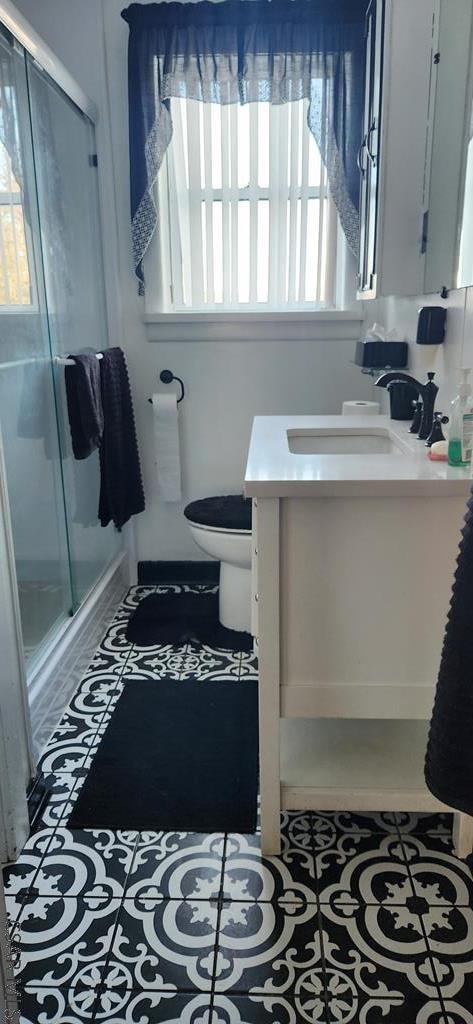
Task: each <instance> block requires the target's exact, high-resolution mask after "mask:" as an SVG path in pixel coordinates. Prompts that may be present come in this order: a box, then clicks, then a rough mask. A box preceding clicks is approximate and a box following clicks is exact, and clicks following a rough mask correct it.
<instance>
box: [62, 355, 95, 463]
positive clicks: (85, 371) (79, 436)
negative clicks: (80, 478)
mask: <svg viewBox="0 0 473 1024" xmlns="http://www.w3.org/2000/svg"><path fill="white" fill-rule="evenodd" d="M69 358H70V359H73V360H74V363H75V366H66V371H65V377H66V395H67V411H68V414H69V426H70V428H71V438H72V451H73V452H74V458H76V459H86V458H87V457H88V456H89V455H90V454H91V452H93V451H95V449H96V448H98V447H99V446H100V442H101V440H102V434H103V411H102V396H101V388H100V360H98V359H97V356H96V355H95V352H78V353H77V355H73V356H70V357H69Z"/></svg>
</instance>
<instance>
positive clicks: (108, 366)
mask: <svg viewBox="0 0 473 1024" xmlns="http://www.w3.org/2000/svg"><path fill="white" fill-rule="evenodd" d="M100 378H101V388H102V406H103V413H104V429H103V437H102V444H101V446H100V501H99V519H100V522H101V524H102V526H107V524H108V523H109V522H110V521H111V520H113V522H114V523H115V526H116V527H117V529H118V530H121V528H122V526H123V525H124V523H126V522H127V521H128V519H129V518H130V516H134V515H137V513H138V512H143V510H144V507H145V499H144V494H143V485H142V482H141V470H140V460H139V456H138V445H137V441H136V433H135V419H134V415H133V404H132V400H131V391H130V382H129V380H128V370H127V365H126V359H125V355H124V353H123V352H122V350H121V348H109V349H106V350H105V351H104V353H103V359H102V360H101V363H100Z"/></svg>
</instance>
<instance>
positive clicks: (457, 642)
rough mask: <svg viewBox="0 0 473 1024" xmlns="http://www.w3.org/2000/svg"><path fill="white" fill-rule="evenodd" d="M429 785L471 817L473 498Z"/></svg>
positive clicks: (430, 752) (435, 718) (435, 719)
mask: <svg viewBox="0 0 473 1024" xmlns="http://www.w3.org/2000/svg"><path fill="white" fill-rule="evenodd" d="M425 779H426V782H427V785H428V787H429V789H430V791H431V793H433V794H434V796H436V797H437V798H438V799H439V800H442V801H443V802H444V803H446V804H449V805H450V806H451V807H456V808H458V810H459V811H464V812H465V813H466V814H473V495H472V496H471V497H470V499H469V501H468V506H467V514H466V518H465V525H464V528H463V531H462V540H461V543H460V551H459V555H458V559H457V570H456V573H455V581H454V584H453V590H452V599H451V602H450V611H449V614H448V618H447V626H446V630H445V638H444V642H443V651H442V659H441V663H440V671H439V677H438V681H437V692H436V695H435V704H434V710H433V712H432V721H431V723H430V732H429V741H428V746H427V754H426V762H425Z"/></svg>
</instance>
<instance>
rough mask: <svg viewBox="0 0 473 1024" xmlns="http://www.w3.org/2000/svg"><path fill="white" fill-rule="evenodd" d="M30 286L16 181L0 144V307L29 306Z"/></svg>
mask: <svg viewBox="0 0 473 1024" xmlns="http://www.w3.org/2000/svg"><path fill="white" fill-rule="evenodd" d="M32 304H33V299H32V287H31V276H30V267H29V257H28V239H27V226H26V223H25V217H24V211H23V201H22V195H21V189H20V184H19V182H18V181H17V179H16V178H15V176H14V173H13V168H12V162H11V159H10V157H9V155H8V152H7V150H6V148H5V146H3V145H2V144H1V143H0V310H2V309H3V310H4V311H6V310H7V309H8V310H11V309H16V308H23V309H24V307H25V306H32Z"/></svg>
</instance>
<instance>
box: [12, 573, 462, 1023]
mask: <svg viewBox="0 0 473 1024" xmlns="http://www.w3.org/2000/svg"><path fill="white" fill-rule="evenodd" d="M163 589H165V590H166V589H169V588H167V587H164V588H163V587H160V588H156V587H149V586H146V587H143V586H141V587H133V588H131V590H130V591H129V593H128V595H127V596H126V598H125V600H124V601H123V603H122V605H121V607H120V608H119V610H118V612H117V614H116V616H115V618H114V619H113V622H112V623H111V625H110V627H109V629H108V630H107V633H106V635H105V637H104V639H103V641H102V643H101V645H100V647H99V648H98V650H97V652H96V654H95V657H94V658H93V661H92V663H91V665H90V667H89V669H88V671H87V673H86V674H85V676H84V678H83V679H82V682H81V684H80V686H79V688H78V691H77V693H76V694H75V696H74V697H73V699H72V701H71V703H70V705H69V707H68V709H67V710H66V712H65V714H64V716H63V719H62V721H61V723H60V725H59V726H58V728H57V729H56V731H55V733H54V734H53V736H52V737H51V739H50V741H49V742H48V744H47V745H46V747H45V749H44V751H43V754H42V757H41V762H40V767H41V769H42V771H43V772H44V775H45V777H46V779H47V780H48V781H49V782H50V784H51V786H52V794H51V799H50V802H49V804H48V805H47V806H46V808H45V810H44V813H43V817H42V820H41V821H40V822H38V824H37V826H36V830H35V832H34V834H33V835H32V836H31V837H30V839H29V840H28V842H27V844H26V846H25V848H24V850H23V852H22V854H21V856H20V858H19V860H18V862H17V863H16V864H15V865H13V866H12V867H10V868H8V869H6V871H5V882H6V895H7V907H8V914H9V920H10V925H11V929H12V935H13V938H14V939H15V941H16V942H17V943H18V944H19V947H20V954H21V955H20V962H19V965H18V969H17V978H18V983H19V986H20V996H21V1000H20V1001H21V1021H22V1024H38V1022H39V1021H44V1022H45V1024H82V1022H91V1021H92V1022H95V1021H97V1022H99V1021H100V1022H109V1024H125V1022H126V1024H138V1022H139V1024H158V1022H159V1024H164V1022H168V1024H171V1022H173V1024H177V1022H183V1024H276V1022H278V1024H303V1022H304V1024H319V1022H320V1024H348V1022H351V1024H358V1022H360V1021H364V1022H366V1024H379V1022H380V1021H381V1020H382V1021H386V1022H387V1024H460V1022H461V1024H465V1022H466V1021H467V1020H469V1019H470V1016H471V1006H472V1005H473V879H472V875H471V872H470V870H469V868H468V865H467V864H466V863H465V862H463V861H460V860H458V859H457V858H456V857H454V855H453V853H452V838H451V818H450V816H448V815H422V814H412V813H406V814H397V815H392V814H388V813H380V814H371V815H370V814H363V815H361V814H358V815H355V814H351V813H348V812H346V813H340V812H338V813H335V812H334V813H325V812H324V813H306V812H291V813H287V814H284V815H283V816H282V820H281V831H282V840H283V852H282V854H281V856H279V857H263V856H262V855H261V852H260V843H259V835H258V834H256V835H249V836H245V835H236V834H231V833H230V834H226V833H216V834H213V835H206V834H201V833H199V834H195V833H183V832H169V833H163V832H153V831H147V832H136V831H125V830H121V831H120V830H116V831H110V830H104V829H101V830H100V829H99V830H71V829H69V828H68V827H67V826H68V819H69V816H70V813H71V809H72V806H73V803H74V800H75V799H76V797H77V795H78V793H79V791H80V788H81V786H82V784H83V781H84V779H85V778H86V776H87V773H88V770H89V768H90V765H91V763H92V759H93V757H94V754H95V752H96V751H97V749H98V746H99V744H100V742H101V739H102V736H103V734H104V732H105V729H106V728H107V724H108V722H109V721H110V718H111V716H112V715H113V713H114V709H115V707H116V704H117V701H118V699H119V697H120V693H121V692H122V689H123V685H124V681H125V680H127V681H129V682H130V683H133V680H139V679H145V680H148V681H149V683H150V685H156V686H159V684H160V681H161V680H172V681H174V682H175V684H176V686H179V683H180V682H181V681H183V680H187V679H193V680H198V681H200V682H201V683H202V686H205V684H206V681H208V680H210V679H213V680H231V681H232V682H234V684H235V686H245V682H246V681H247V680H248V679H255V678H256V677H257V664H256V660H255V658H254V657H253V655H251V654H245V653H243V652H236V653H229V652H226V651H222V650H217V649H212V648H209V647H206V646H200V647H197V646H192V645H184V646H182V647H174V646H172V645H171V644H162V645H157V646H154V647H140V648H138V647H136V646H135V647H134V646H132V645H130V644H129V643H128V642H127V640H126V636H125V630H126V622H127V618H128V616H129V615H130V613H131V611H132V610H133V609H134V608H135V607H136V605H137V603H138V602H139V601H140V600H141V599H142V598H143V597H144V596H146V595H148V594H150V593H153V592H154V591H156V590H163ZM172 589H180V588H179V587H173V588H172ZM187 589H188V588H187ZM191 589H192V590H197V591H199V592H202V591H204V590H206V589H208V588H204V587H192V588H191Z"/></svg>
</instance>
